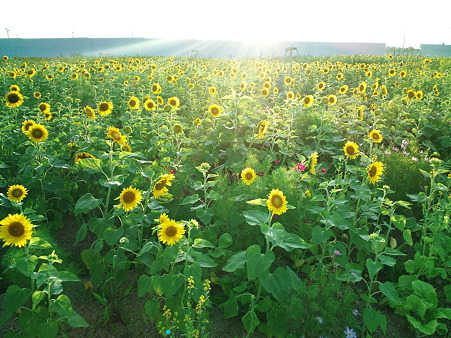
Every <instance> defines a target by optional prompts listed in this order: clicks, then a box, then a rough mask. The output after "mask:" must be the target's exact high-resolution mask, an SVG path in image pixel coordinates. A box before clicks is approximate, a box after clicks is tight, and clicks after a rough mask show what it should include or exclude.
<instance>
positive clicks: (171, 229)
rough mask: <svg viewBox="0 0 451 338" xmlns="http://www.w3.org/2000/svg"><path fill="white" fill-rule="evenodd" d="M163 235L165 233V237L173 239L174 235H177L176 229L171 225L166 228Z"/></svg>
mask: <svg viewBox="0 0 451 338" xmlns="http://www.w3.org/2000/svg"><path fill="white" fill-rule="evenodd" d="M165 233H166V236H168V237H174V236H175V235H177V228H176V227H175V226H173V225H171V226H168V227H167V228H166V231H165Z"/></svg>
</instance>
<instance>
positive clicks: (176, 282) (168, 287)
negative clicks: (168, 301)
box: [160, 272, 185, 298]
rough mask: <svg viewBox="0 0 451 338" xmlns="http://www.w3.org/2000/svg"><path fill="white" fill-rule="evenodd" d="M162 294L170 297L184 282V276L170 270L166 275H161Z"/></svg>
mask: <svg viewBox="0 0 451 338" xmlns="http://www.w3.org/2000/svg"><path fill="white" fill-rule="evenodd" d="M160 280H161V282H162V289H163V294H164V295H165V296H166V297H167V298H171V297H172V296H173V295H174V294H175V293H176V292H177V291H178V290H180V289H181V288H182V286H183V285H184V284H185V277H184V276H183V275H182V274H176V273H174V272H170V273H169V274H167V275H166V276H161V277H160Z"/></svg>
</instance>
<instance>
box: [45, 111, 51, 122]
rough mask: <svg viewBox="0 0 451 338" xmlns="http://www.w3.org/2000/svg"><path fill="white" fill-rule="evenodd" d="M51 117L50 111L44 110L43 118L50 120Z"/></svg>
mask: <svg viewBox="0 0 451 338" xmlns="http://www.w3.org/2000/svg"><path fill="white" fill-rule="evenodd" d="M52 117H53V115H52V113H51V112H49V111H46V112H45V113H44V118H45V119H46V120H47V121H50V120H51V119H52Z"/></svg>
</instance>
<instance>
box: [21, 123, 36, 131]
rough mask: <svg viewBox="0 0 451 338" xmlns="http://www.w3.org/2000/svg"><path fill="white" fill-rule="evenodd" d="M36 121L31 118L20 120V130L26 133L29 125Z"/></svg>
mask: <svg viewBox="0 0 451 338" xmlns="http://www.w3.org/2000/svg"><path fill="white" fill-rule="evenodd" d="M35 124H36V122H34V121H33V120H25V121H23V122H22V131H23V133H24V134H26V133H28V130H29V129H30V127H31V126H33V125H35Z"/></svg>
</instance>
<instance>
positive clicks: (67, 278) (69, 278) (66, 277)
mask: <svg viewBox="0 0 451 338" xmlns="http://www.w3.org/2000/svg"><path fill="white" fill-rule="evenodd" d="M52 276H53V277H55V278H58V279H59V280H61V281H63V282H79V281H80V278H78V277H77V276H76V275H75V274H73V273H72V272H70V271H58V272H56V273H52Z"/></svg>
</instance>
